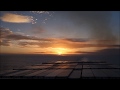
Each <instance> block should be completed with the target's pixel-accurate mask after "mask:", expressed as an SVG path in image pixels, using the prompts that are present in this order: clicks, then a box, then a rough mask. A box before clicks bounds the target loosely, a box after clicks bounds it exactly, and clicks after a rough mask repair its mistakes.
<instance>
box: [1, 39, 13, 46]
mask: <svg viewBox="0 0 120 90" xmlns="http://www.w3.org/2000/svg"><path fill="white" fill-rule="evenodd" d="M0 45H2V46H10V45H11V41H10V40H7V39H4V40H0Z"/></svg>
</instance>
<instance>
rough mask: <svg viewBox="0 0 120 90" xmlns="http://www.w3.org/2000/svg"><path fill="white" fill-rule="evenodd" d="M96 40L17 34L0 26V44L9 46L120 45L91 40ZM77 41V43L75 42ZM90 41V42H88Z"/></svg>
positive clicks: (109, 46)
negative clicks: (15, 44)
mask: <svg viewBox="0 0 120 90" xmlns="http://www.w3.org/2000/svg"><path fill="white" fill-rule="evenodd" d="M92 41H93V42H94V41H95V42H96V41H97V40H88V39H84V38H62V39H60V38H38V37H34V36H27V35H22V34H17V33H14V32H12V31H11V30H9V29H7V28H2V27H0V45H3V46H10V44H14V43H13V42H17V45H19V46H22V47H31V46H33V47H34V46H37V47H39V48H48V47H54V48H56V47H65V48H88V47H99V48H100V47H108V48H111V47H120V45H115V44H108V43H107V44H106V43H105V42H107V41H108V40H98V41H99V42H104V43H105V44H103V43H101V44H96V43H93V42H92ZM76 42H77V43H76ZM90 42H92V44H91V43H90Z"/></svg>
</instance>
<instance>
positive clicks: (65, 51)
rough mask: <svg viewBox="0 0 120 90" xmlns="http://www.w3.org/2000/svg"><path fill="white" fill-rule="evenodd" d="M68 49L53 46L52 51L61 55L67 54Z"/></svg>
mask: <svg viewBox="0 0 120 90" xmlns="http://www.w3.org/2000/svg"><path fill="white" fill-rule="evenodd" d="M68 51H69V50H68V49H66V48H55V49H54V53H55V54H57V55H63V54H67V53H68Z"/></svg>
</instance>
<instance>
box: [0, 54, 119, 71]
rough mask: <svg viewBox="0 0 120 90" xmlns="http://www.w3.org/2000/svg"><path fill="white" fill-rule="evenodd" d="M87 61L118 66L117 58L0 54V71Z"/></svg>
mask: <svg viewBox="0 0 120 90" xmlns="http://www.w3.org/2000/svg"><path fill="white" fill-rule="evenodd" d="M83 58H87V59H88V60H91V61H92V60H94V61H95V60H96V61H97V60H99V61H106V62H107V63H109V64H114V65H120V58H119V56H89V55H63V56H59V55H39V54H33V55H31V54H27V55H24V54H19V55H17V54H0V71H4V70H10V69H15V68H21V67H24V66H28V65H34V64H40V63H43V62H50V61H57V60H82V59H83Z"/></svg>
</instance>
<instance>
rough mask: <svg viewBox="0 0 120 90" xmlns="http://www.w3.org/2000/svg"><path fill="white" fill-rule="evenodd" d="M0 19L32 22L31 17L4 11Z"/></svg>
mask: <svg viewBox="0 0 120 90" xmlns="http://www.w3.org/2000/svg"><path fill="white" fill-rule="evenodd" d="M0 20H2V21H4V22H10V23H30V22H32V17H31V16H23V15H17V14H12V13H6V14H4V15H3V16H2V17H0Z"/></svg>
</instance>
